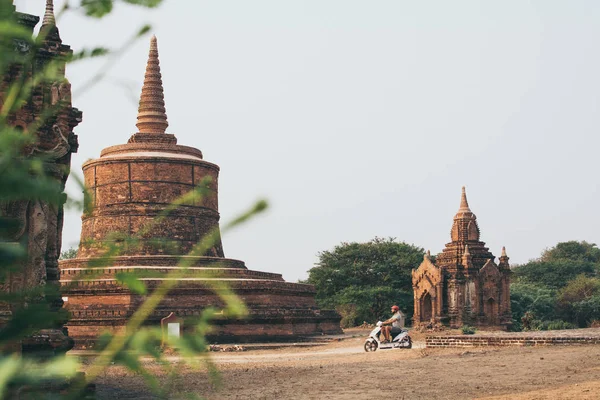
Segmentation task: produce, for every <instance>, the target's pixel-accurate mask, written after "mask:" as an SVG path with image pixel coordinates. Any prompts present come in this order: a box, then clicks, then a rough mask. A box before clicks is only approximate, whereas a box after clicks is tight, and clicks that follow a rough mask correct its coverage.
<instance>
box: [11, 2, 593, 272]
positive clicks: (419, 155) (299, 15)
mask: <svg viewBox="0 0 600 400" xmlns="http://www.w3.org/2000/svg"><path fill="white" fill-rule="evenodd" d="M71 2H72V3H73V0H71ZM44 3H45V1H44V0H16V1H15V4H16V6H17V9H18V10H19V11H23V12H28V13H32V14H36V15H40V16H41V15H42V14H43V12H44ZM61 4H62V1H59V0H57V1H56V6H57V8H60V5H61ZM115 8H116V13H114V15H112V16H110V17H109V18H105V19H102V20H100V21H92V20H90V19H88V18H83V17H81V16H80V15H78V14H77V13H76V12H72V13H70V14H66V15H65V16H63V18H61V20H59V22H58V25H59V29H60V32H61V36H62V38H63V41H64V42H65V43H67V44H69V45H71V46H72V48H73V49H74V50H76V51H77V50H80V49H82V48H84V47H93V46H97V45H105V46H108V47H111V48H114V47H116V46H118V45H119V44H120V43H122V42H124V41H125V40H126V38H128V37H129V36H130V35H132V34H133V33H134V32H135V31H136V30H137V29H138V28H139V27H140V26H141V25H142V24H144V23H147V22H149V23H151V24H152V25H153V29H152V33H154V34H156V36H157V37H158V47H159V53H160V62H161V68H162V75H163V82H164V86H165V101H166V108H167V115H168V118H169V124H170V126H169V128H168V130H167V131H168V132H169V133H173V134H175V135H176V136H177V138H178V140H179V143H180V144H183V145H188V146H193V147H197V148H199V149H201V150H202V152H203V153H204V158H205V160H207V161H210V162H213V163H216V164H218V165H219V166H220V167H221V173H220V180H219V186H220V197H219V201H220V213H221V221H227V220H230V219H231V218H232V217H234V216H235V215H236V214H237V213H239V212H240V211H242V210H244V209H245V208H246V207H248V206H249V205H251V204H252V203H253V202H254V201H255V200H257V199H259V198H266V199H268V200H269V202H270V204H271V207H270V209H269V210H268V212H267V213H266V214H265V215H263V216H261V217H259V218H257V219H256V220H254V221H252V222H251V223H249V224H248V225H247V226H244V227H242V228H240V229H238V230H237V231H235V232H232V233H231V234H229V235H226V236H225V237H224V238H223V246H224V250H225V255H226V256H227V257H229V258H236V259H241V260H244V261H245V262H246V265H247V267H248V268H250V269H254V270H261V271H270V272H278V273H282V274H283V276H284V278H285V279H286V280H288V281H296V280H298V279H303V278H306V277H307V271H308V269H310V268H311V267H312V266H313V264H314V263H315V262H316V261H317V253H318V252H319V251H323V250H328V249H332V248H333V247H334V246H335V245H336V244H339V243H340V242H344V241H348V242H349V241H358V242H362V241H368V240H370V239H372V238H373V237H375V236H380V237H389V236H391V237H395V238H397V239H398V240H403V241H406V242H408V243H413V244H415V245H418V246H421V247H424V248H425V249H430V250H431V251H432V252H433V253H438V252H440V251H441V250H442V249H443V247H444V244H445V243H447V242H449V241H450V228H451V225H452V218H453V216H454V214H455V213H456V211H457V210H458V206H459V200H460V188H461V186H462V185H465V186H466V187H467V195H468V198H469V203H470V206H471V209H472V211H473V212H474V213H475V214H476V215H477V217H478V221H479V226H480V228H481V232H482V236H481V237H482V240H483V241H485V242H486V243H487V245H488V246H489V247H490V250H491V251H492V253H494V254H495V255H496V256H499V255H500V249H501V247H502V246H506V249H507V253H508V255H509V257H511V263H523V262H526V261H527V260H529V259H531V258H535V257H538V256H539V254H540V252H541V251H542V250H543V249H544V248H546V247H549V246H553V245H555V244H556V243H557V242H560V241H566V240H587V241H589V242H595V243H598V242H600V230H599V229H598V226H600V212H598V206H599V204H600V190H599V185H598V182H599V178H598V172H599V171H600V168H599V167H600V157H599V155H598V149H599V145H600V140H599V137H600V135H599V134H598V132H599V131H600V110H599V107H598V106H599V93H600V73H599V71H600V56H599V54H600V50H599V46H598V44H599V40H600V24H599V23H598V21H600V2H598V1H594V0H588V1H583V0H570V1H551V0H538V1H525V0H502V1H499V0H497V1H480V0H477V1H475V0H473V1H462V0H454V1H447V0H439V1H414V0H412V1H400V0H389V1H377V0H369V1H366V0H363V1H350V0H339V1H333V0H314V1H312V0H303V1H292V0H287V1H282V0H273V1H261V0H253V1H244V0H239V1H226V0H219V1H216V0H215V1H200V0H165V3H164V5H162V6H161V7H160V8H158V9H154V10H149V11H148V10H142V9H140V8H137V7H131V6H128V5H123V4H121V3H120V2H119V3H118V4H117V6H116V7H115ZM148 45H149V36H147V37H145V38H143V39H142V40H140V41H138V42H137V43H136V44H135V45H134V46H133V47H132V48H131V49H130V50H129V51H128V52H127V53H126V54H124V55H123V57H122V58H121V59H120V60H119V61H118V62H117V63H116V64H115V65H114V66H113V67H112V68H111V69H110V70H109V71H108V73H107V77H106V79H105V80H104V81H103V82H102V83H100V84H99V85H97V86H95V87H94V88H93V89H92V90H90V91H88V92H87V93H83V94H79V95H76V96H75V97H74V99H73V104H74V106H76V107H78V108H79V109H81V110H82V111H83V123H82V124H80V125H79V127H77V128H76V133H77V134H78V135H79V144H80V147H79V153H77V154H75V155H74V157H73V163H72V171H73V173H76V174H78V175H80V176H81V175H82V173H81V164H82V163H83V162H84V161H86V160H87V159H90V158H97V157H98V156H99V155H100V150H101V149H102V148H104V147H107V146H110V145H115V144H121V143H125V142H126V141H127V139H128V138H129V136H131V134H133V133H134V132H135V129H136V128H135V121H136V113H137V98H138V96H139V93H140V90H141V85H142V82H143V76H144V69H145V64H146V58H147V52H148ZM103 63H104V61H92V62H86V63H85V64H81V65H72V66H70V68H69V69H68V71H67V76H68V78H69V79H70V81H71V83H72V85H73V88H74V90H77V88H78V87H81V85H82V84H83V83H84V82H85V81H86V78H89V77H90V76H91V75H92V74H93V73H94V72H95V71H97V70H98V69H100V68H102V66H103ZM72 183H73V182H70V183H69V193H70V194H73V193H74V194H75V195H78V193H77V187H76V186H75V185H73V184H72ZM80 229H81V220H80V212H79V211H77V212H70V213H68V214H67V216H66V221H65V227H64V232H63V240H64V242H63V249H66V248H69V247H72V246H75V245H77V243H78V241H79V234H80ZM415 267H416V266H415Z"/></svg>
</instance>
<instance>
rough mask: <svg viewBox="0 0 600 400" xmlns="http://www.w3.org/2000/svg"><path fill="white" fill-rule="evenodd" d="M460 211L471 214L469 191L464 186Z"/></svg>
mask: <svg viewBox="0 0 600 400" xmlns="http://www.w3.org/2000/svg"><path fill="white" fill-rule="evenodd" d="M458 211H465V212H471V209H470V208H469V202H468V201H467V190H466V189H465V187H464V186H463V187H462V193H461V195H460V208H459V209H458Z"/></svg>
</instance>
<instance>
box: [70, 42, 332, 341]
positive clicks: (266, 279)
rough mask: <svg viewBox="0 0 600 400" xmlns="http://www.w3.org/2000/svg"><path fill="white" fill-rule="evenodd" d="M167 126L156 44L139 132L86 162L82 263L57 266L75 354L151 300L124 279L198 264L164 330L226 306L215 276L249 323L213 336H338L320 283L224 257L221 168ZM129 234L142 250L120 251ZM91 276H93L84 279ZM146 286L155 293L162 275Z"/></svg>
mask: <svg viewBox="0 0 600 400" xmlns="http://www.w3.org/2000/svg"><path fill="white" fill-rule="evenodd" d="M167 126H168V122H167V116H166V111H165V103H164V96H163V87H162V77H161V73H160V66H159V59H158V48H157V44H156V38H153V39H152V41H151V46H150V53H149V58H148V63H147V67H146V75H145V80H144V85H143V88H142V94H141V99H140V105H139V112H138V120H137V127H138V132H137V133H135V134H134V135H133V136H131V138H130V139H129V141H128V143H127V144H123V145H117V146H112V147H108V148H106V149H104V150H103V151H102V152H101V154H100V158H98V159H95V160H90V161H88V162H86V163H85V164H84V165H83V172H84V176H85V184H86V187H87V188H88V190H89V195H90V199H91V203H92V204H93V209H92V210H91V211H89V212H87V213H84V215H83V217H82V220H83V227H82V232H81V243H80V245H79V250H78V254H77V257H76V258H75V259H72V260H64V261H61V263H60V268H61V282H62V284H63V287H64V291H63V293H64V296H65V297H66V299H67V301H66V307H67V308H68V310H69V311H70V312H71V313H72V319H71V320H70V322H69V334H70V336H71V337H73V338H74V339H75V342H76V347H78V348H86V347H88V346H90V345H91V344H93V342H94V340H95V339H96V338H97V336H98V335H99V334H100V333H101V332H102V331H104V330H110V331H113V332H118V331H120V330H122V329H124V327H125V324H126V321H127V319H128V318H129V317H130V316H131V315H132V313H133V312H134V311H135V310H136V309H137V307H138V306H139V304H140V303H141V302H142V301H143V300H144V296H141V295H137V294H135V293H133V292H131V291H130V290H128V289H127V288H126V287H124V286H123V285H121V284H119V283H118V281H117V279H116V276H115V275H116V274H117V273H119V272H124V271H125V272H136V273H146V274H148V273H154V274H166V273H169V272H170V271H172V270H173V269H176V268H178V266H177V265H178V263H179V262H180V260H181V259H182V258H185V259H187V260H188V261H191V262H192V265H193V266H192V267H191V268H189V270H188V271H187V272H186V277H185V278H183V279H181V280H180V282H179V283H178V285H177V287H176V288H175V289H174V290H172V291H171V292H170V293H169V295H168V296H167V298H166V299H164V301H163V302H162V303H161V304H160V305H159V307H158V308H157V309H156V311H155V312H154V314H153V315H152V316H151V318H150V319H149V321H148V323H149V324H151V325H156V326H159V325H160V321H161V319H163V318H165V317H167V316H169V315H170V313H171V312H173V313H174V315H176V316H177V317H181V318H186V317H194V316H198V315H199V314H200V312H201V311H202V310H203V309H204V308H206V307H208V306H219V305H221V304H222V300H221V299H220V298H219V297H218V296H217V295H216V294H215V292H214V291H213V290H211V288H210V285H207V281H208V280H211V279H218V280H222V281H226V283H227V284H228V286H229V287H230V288H231V289H233V290H234V291H235V293H236V294H237V295H238V296H239V297H240V298H241V299H242V300H243V301H244V302H245V304H246V306H247V308H248V310H249V316H248V317H247V318H246V319H239V320H232V319H223V320H219V321H217V322H216V323H217V328H216V331H215V332H214V335H213V338H215V339H220V340H228V339H237V340H240V339H245V340H273V339H289V338H294V337H297V336H299V335H308V334H315V333H337V332H340V326H339V321H340V317H339V316H338V315H337V314H336V313H335V312H333V311H321V310H319V309H318V308H317V307H316V304H315V299H314V296H315V290H314V288H313V286H311V285H304V284H297V283H288V282H285V281H284V280H283V278H282V277H281V275H280V274H275V273H267V272H259V271H251V270H248V269H247V268H246V266H245V265H244V263H243V262H242V261H239V260H233V259H228V258H225V257H224V252H223V248H222V244H221V240H220V235H219V211H218V174H219V167H218V166H217V165H215V164H213V163H210V162H207V161H205V160H204V159H203V155H202V152H201V151H200V150H198V149H195V148H193V147H187V146H181V145H178V144H177V139H176V137H175V136H174V135H172V134H168V133H165V132H166V128H167ZM204 186H206V190H204V192H205V193H204V196H203V198H202V200H198V199H195V200H194V201H193V202H191V203H186V204H182V205H178V206H173V203H174V202H175V201H176V200H177V199H179V198H180V197H181V196H182V195H184V194H186V193H188V192H190V191H192V190H194V189H198V188H200V187H204ZM167 209H169V210H167ZM159 216H160V218H161V220H160V221H159V220H158V219H157V218H159ZM157 221H159V222H157ZM211 233H214V234H215V236H216V237H217V240H216V241H215V242H214V245H213V246H211V247H210V248H208V249H207V250H206V252H205V253H204V254H202V255H194V256H189V255H187V254H188V253H189V252H190V250H192V249H193V248H194V246H195V244H196V243H198V242H199V241H200V240H201V239H203V238H205V237H207V235H209V234H211ZM132 237H136V238H139V239H140V243H139V245H137V246H130V247H127V246H125V247H124V246H122V244H123V243H126V242H127V239H128V238H132ZM156 239H160V240H156ZM119 244H121V248H120V253H119V255H118V256H114V257H111V258H110V260H109V261H110V262H109V264H108V266H105V267H93V268H89V269H87V268H88V267H92V266H93V263H94V262H97V261H98V260H99V257H101V256H102V255H103V254H104V253H105V252H106V249H107V246H108V245H119ZM92 273H93V274H94V275H93V276H92V275H91V274H92ZM88 276H89V277H91V279H87V280H79V279H80V278H87V277H88ZM163 276H164V275H163ZM144 280H145V283H146V284H147V286H148V288H149V289H150V290H152V289H153V288H155V287H156V286H157V285H158V284H159V283H160V282H161V280H162V278H161V277H160V276H159V277H147V278H144ZM184 329H185V325H184Z"/></svg>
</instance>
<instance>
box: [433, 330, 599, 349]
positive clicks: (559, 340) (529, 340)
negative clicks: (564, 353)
mask: <svg viewBox="0 0 600 400" xmlns="http://www.w3.org/2000/svg"><path fill="white" fill-rule="evenodd" d="M593 344H600V329H598V328H589V329H570V330H562V331H538V332H512V333H508V332H495V333H486V334H483V333H482V334H476V335H453V336H442V335H431V336H426V337H425V347H427V348H437V347H444V348H445V347H487V346H552V345H593Z"/></svg>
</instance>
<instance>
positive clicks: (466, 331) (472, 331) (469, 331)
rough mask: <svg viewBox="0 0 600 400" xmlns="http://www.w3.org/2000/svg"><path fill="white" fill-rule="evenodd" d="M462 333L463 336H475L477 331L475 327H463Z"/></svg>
mask: <svg viewBox="0 0 600 400" xmlns="http://www.w3.org/2000/svg"><path fill="white" fill-rule="evenodd" d="M461 331H462V334H463V335H473V334H475V332H476V331H477V329H475V328H474V327H472V326H469V325H463V327H462V328H461Z"/></svg>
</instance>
